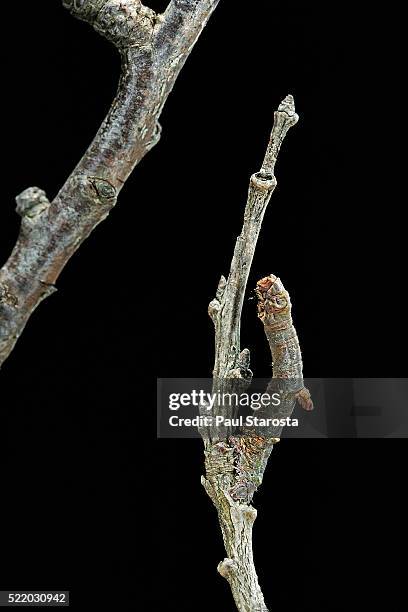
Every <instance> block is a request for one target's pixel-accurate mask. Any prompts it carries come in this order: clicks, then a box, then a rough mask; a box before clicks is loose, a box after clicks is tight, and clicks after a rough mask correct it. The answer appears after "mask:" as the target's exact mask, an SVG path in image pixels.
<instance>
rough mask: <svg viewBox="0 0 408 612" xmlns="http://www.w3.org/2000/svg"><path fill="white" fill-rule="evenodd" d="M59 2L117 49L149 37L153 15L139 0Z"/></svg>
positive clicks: (149, 39) (143, 42) (140, 44)
mask: <svg viewBox="0 0 408 612" xmlns="http://www.w3.org/2000/svg"><path fill="white" fill-rule="evenodd" d="M63 4H64V6H65V7H66V8H67V9H69V11H70V12H71V13H72V14H73V15H75V17H78V19H81V20H83V21H87V22H88V23H90V24H91V25H93V27H94V28H95V30H96V31H97V32H99V33H100V34H102V35H103V36H105V38H107V39H108V40H110V41H111V42H113V43H114V44H115V45H116V46H117V47H118V48H119V49H123V48H127V47H132V46H136V45H138V46H143V45H147V44H149V43H150V41H151V38H152V34H153V27H154V24H155V22H156V19H157V16H156V13H155V12H154V11H153V10H152V9H150V8H148V7H147V6H144V5H143V4H142V3H141V2H140V0H64V1H63Z"/></svg>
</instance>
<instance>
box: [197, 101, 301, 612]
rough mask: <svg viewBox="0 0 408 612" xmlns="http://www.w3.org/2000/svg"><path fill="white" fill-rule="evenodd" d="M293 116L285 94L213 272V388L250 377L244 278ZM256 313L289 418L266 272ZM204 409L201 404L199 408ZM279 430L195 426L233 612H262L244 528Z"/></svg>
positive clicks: (287, 366) (281, 328)
mask: <svg viewBox="0 0 408 612" xmlns="http://www.w3.org/2000/svg"><path fill="white" fill-rule="evenodd" d="M297 120H298V116H297V115H296V113H295V107H294V102H293V98H292V96H287V97H286V98H285V100H283V102H282V103H281V105H280V106H279V108H278V110H277V112H276V113H275V121H274V125H273V129H272V134H271V138H270V142H269V145H268V148H267V151H266V155H265V159H264V162H263V164H262V168H261V170H260V172H258V173H257V174H254V175H252V177H251V180H250V185H249V193H248V200H247V204H246V208H245V214H244V222H243V228H242V232H241V235H240V236H239V237H238V239H237V242H236V246H235V250H234V255H233V258H232V262H231V268H230V273H229V276H228V280H227V279H225V278H224V277H221V280H220V282H219V285H218V289H217V294H216V297H215V299H214V300H213V301H212V302H211V303H210V305H209V314H210V316H211V318H212V320H213V322H214V326H215V365H214V371H213V375H214V384H213V392H220V393H228V392H237V391H243V390H245V389H246V388H247V387H248V386H249V384H250V382H251V377H252V372H251V370H250V369H249V361H250V355H249V350H248V349H244V350H243V351H241V349H240V321H241V311H242V304H243V299H244V294H245V289H246V285H247V281H248V275H249V271H250V267H251V263H252V259H253V255H254V252H255V248H256V243H257V239H258V235H259V232H260V229H261V224H262V220H263V216H264V213H265V210H266V207H267V205H268V202H269V200H270V197H271V195H272V193H273V191H274V189H275V187H276V179H275V176H274V168H275V163H276V160H277V156H278V153H279V149H280V146H281V144H282V141H283V139H284V137H285V135H286V133H287V131H288V130H289V128H290V127H291V126H293V125H295V123H296V122H297ZM256 293H257V297H258V316H259V318H260V319H261V320H262V321H263V323H264V327H265V333H266V336H267V339H268V341H269V344H270V348H271V353H272V359H273V377H274V378H275V379H276V378H282V379H285V380H286V381H288V379H294V380H293V381H292V382H291V383H290V384H289V385H287V386H285V392H284V394H283V397H282V402H281V405H280V407H279V415H278V416H282V415H284V416H287V415H290V414H291V413H292V411H293V408H294V405H295V403H296V400H300V402H301V404H302V406H303V407H304V408H306V409H311V408H312V404H311V400H310V395H309V394H308V391H307V390H306V389H304V386H303V379H302V376H303V374H302V358H301V353H300V347H299V343H298V339H297V335H296V331H295V329H294V327H293V324H292V318H291V304H290V298H289V294H288V293H287V292H286V291H285V289H284V288H283V286H282V284H281V283H280V281H279V279H277V278H276V277H275V276H273V275H271V276H269V277H266V278H264V279H262V280H261V281H259V282H258V284H257V289H256ZM204 410H207V407H203V411H204ZM215 411H216V414H222V415H223V416H231V408H230V406H227V407H225V406H217V407H216V408H215ZM280 431H281V430H280V429H277V430H275V431H271V432H270V433H269V432H268V435H259V433H257V432H255V431H250V430H248V429H244V430H243V431H242V432H241V435H239V436H236V435H232V434H231V432H230V431H228V430H227V429H224V430H223V431H222V432H220V430H219V429H217V430H215V428H213V429H204V430H201V434H202V436H203V440H204V445H205V450H204V452H205V468H206V475H205V477H202V484H203V486H204V488H205V490H206V492H207V494H208V495H209V497H210V498H211V500H212V501H213V503H214V506H215V508H216V510H217V513H218V518H219V522H220V526H221V531H222V535H223V539H224V545H225V550H226V552H227V555H228V556H227V558H225V559H224V560H223V561H222V562H221V563H220V564H219V566H218V571H219V573H220V574H221V575H222V576H223V577H224V578H226V579H227V581H228V582H229V585H230V587H231V591H232V595H233V597H234V600H235V603H236V606H237V608H238V610H239V611H240V612H264V611H267V610H268V608H267V607H266V604H265V601H264V597H263V594H262V591H261V588H260V586H259V583H258V577H257V574H256V570H255V565H254V559H253V551H252V527H253V524H254V521H255V518H256V514H257V513H256V510H255V509H254V508H253V507H252V506H251V501H252V497H253V495H254V493H255V491H256V489H257V488H258V487H259V485H260V484H261V482H262V478H263V474H264V471H265V468H266V465H267V462H268V459H269V456H270V454H271V452H272V449H273V446H274V444H276V443H277V442H278V441H279V435H280Z"/></svg>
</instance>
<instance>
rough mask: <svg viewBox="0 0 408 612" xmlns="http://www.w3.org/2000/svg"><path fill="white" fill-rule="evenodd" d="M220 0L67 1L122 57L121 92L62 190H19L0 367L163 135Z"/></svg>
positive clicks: (3, 296)
mask: <svg viewBox="0 0 408 612" xmlns="http://www.w3.org/2000/svg"><path fill="white" fill-rule="evenodd" d="M218 1H219V0H172V2H170V4H169V6H168V8H167V9H166V11H165V13H164V14H163V15H158V14H156V13H155V12H154V11H152V10H151V9H149V8H148V7H145V6H144V5H143V4H142V3H141V2H140V0H65V1H64V2H63V4H64V6H65V7H66V8H68V9H69V10H70V12H71V13H72V14H73V15H75V16H76V17H78V18H79V19H83V20H84V21H87V22H89V23H90V24H91V25H92V26H93V27H94V28H95V29H96V30H97V31H98V32H100V33H101V34H102V35H103V36H105V37H106V38H108V39H109V40H110V41H112V42H113V43H114V44H115V46H116V47H117V48H118V50H119V52H120V54H121V58H122V74H121V78H120V83H119V87H118V92H117V95H116V98H115V100H114V102H113V104H112V107H111V109H110V111H109V114H108V115H107V117H106V119H105V120H104V122H103V123H102V126H101V128H100V129H99V131H98V133H97V135H96V137H95V139H94V141H93V142H92V144H91V145H90V147H89V149H88V150H87V152H86V153H85V155H84V156H83V158H82V159H81V160H80V162H79V164H78V165H77V167H76V168H75V170H74V171H73V172H72V174H71V176H70V177H69V178H68V180H67V181H66V183H65V184H64V185H63V187H62V188H61V190H60V191H59V193H58V195H57V196H56V197H55V199H54V200H53V201H52V202H49V201H48V200H47V198H46V196H45V193H44V192H43V191H41V190H39V189H38V188H36V187H33V188H30V189H28V190H26V191H25V192H23V194H21V195H20V196H19V197H18V198H17V212H18V213H19V214H20V215H21V216H22V223H21V231H20V235H19V237H18V240H17V243H16V245H15V247H14V250H13V252H12V254H11V256H10V258H9V260H8V261H7V263H6V264H5V265H4V266H3V268H2V269H1V270H0V366H1V364H2V363H3V362H4V360H5V359H6V358H7V357H8V355H9V354H10V352H11V351H12V349H13V348H14V345H15V343H16V341H17V339H18V337H19V336H20V334H21V332H22V331H23V329H24V327H25V325H26V323H27V321H28V319H29V317H30V315H31V314H32V312H33V310H34V309H35V308H36V307H37V306H38V304H39V303H40V302H41V300H43V299H44V298H46V297H47V296H49V295H50V294H51V293H53V292H54V291H55V282H56V280H57V278H58V276H59V274H60V273H61V270H62V269H63V268H64V266H65V265H66V263H67V262H68V260H69V259H70V257H71V256H72V255H73V253H74V252H75V251H76V250H77V249H78V247H79V246H80V245H81V243H82V242H83V241H84V240H85V239H86V238H87V237H88V236H89V234H90V233H91V232H92V230H93V229H94V228H95V227H96V226H97V225H98V224H99V223H100V222H101V221H103V220H104V219H105V218H106V217H107V215H108V214H109V212H110V210H111V209H112V207H113V206H114V205H115V204H116V200H117V197H118V194H119V192H120V190H121V189H122V187H123V185H124V183H125V181H126V179H127V178H128V176H129V174H130V173H131V172H132V170H133V168H134V167H135V165H136V164H137V163H138V162H139V161H140V160H141V159H142V158H143V156H144V155H145V154H146V153H147V152H148V151H149V150H150V149H151V148H152V147H153V146H154V145H155V144H156V143H157V142H158V140H159V137H160V126H159V124H158V117H159V116H160V113H161V110H162V108H163V105H164V103H165V101H166V99H167V96H168V94H169V93H170V91H171V89H172V87H173V85H174V82H175V80H176V78H177V76H178V74H179V72H180V70H181V68H182V66H183V64H184V62H185V60H186V59H187V57H188V55H189V53H190V51H191V49H192V47H193V45H194V43H195V42H196V40H197V38H198V36H199V35H200V33H201V31H202V29H203V27H204V26H205V24H206V23H207V21H208V19H209V17H210V16H211V14H212V12H213V11H214V9H215V7H216V6H217V4H218Z"/></svg>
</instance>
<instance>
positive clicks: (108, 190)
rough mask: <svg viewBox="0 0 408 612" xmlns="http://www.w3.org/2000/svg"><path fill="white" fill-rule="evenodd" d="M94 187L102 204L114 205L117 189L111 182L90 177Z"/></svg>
mask: <svg viewBox="0 0 408 612" xmlns="http://www.w3.org/2000/svg"><path fill="white" fill-rule="evenodd" d="M89 180H90V181H91V184H92V187H93V188H94V190H95V191H96V194H97V196H98V199H99V200H100V201H101V202H111V204H112V205H113V203H114V201H115V200H116V188H115V187H114V186H113V185H112V183H110V182H109V181H107V180H105V179H102V178H98V177H97V176H91V177H89Z"/></svg>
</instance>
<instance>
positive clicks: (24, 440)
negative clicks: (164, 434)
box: [0, 0, 406, 612]
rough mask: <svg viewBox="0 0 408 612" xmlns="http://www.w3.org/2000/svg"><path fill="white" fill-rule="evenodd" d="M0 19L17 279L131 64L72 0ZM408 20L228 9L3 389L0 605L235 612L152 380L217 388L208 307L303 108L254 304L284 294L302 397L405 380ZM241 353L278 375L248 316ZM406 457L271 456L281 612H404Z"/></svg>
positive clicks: (7, 193) (308, 445)
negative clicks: (271, 160)
mask: <svg viewBox="0 0 408 612" xmlns="http://www.w3.org/2000/svg"><path fill="white" fill-rule="evenodd" d="M165 4H166V3H165V2H162V3H160V2H155V3H154V4H153V3H150V6H152V8H155V9H157V10H160V9H162V8H163V7H164V5H165ZM2 11H3V29H4V30H7V32H8V33H9V34H10V39H9V40H8V41H7V40H6V39H5V38H4V37H3V38H2V42H1V51H2V83H3V87H2V90H3V95H2V150H3V163H2V198H1V206H0V230H1V241H0V258H1V261H5V259H6V258H7V256H8V253H9V252H10V250H11V248H12V246H13V244H14V242H15V239H16V235H17V232H18V218H17V216H16V215H15V213H14V211H13V199H14V197H15V195H16V194H17V193H19V192H20V191H22V190H23V189H24V188H26V187H27V186H30V185H38V186H40V187H41V188H44V189H46V191H47V193H48V195H49V197H52V196H54V195H55V194H56V192H57V191H58V189H59V187H60V186H61V184H62V183H63V181H64V180H65V178H66V177H67V176H68V174H69V173H70V171H71V170H72V168H73V167H74V165H75V164H76V162H77V161H78V159H79V157H80V155H81V154H82V153H83V152H84V151H85V149H86V146H87V145H88V143H89V142H90V140H91V138H92V137H93V135H94V133H95V132H96V130H97V127H98V125H99V123H100V122H101V120H102V118H103V116H104V114H105V113H106V112H107V110H108V108H109V105H110V102H111V99H112V96H113V95H114V92H115V88H116V81H117V76H118V72H119V59H118V57H117V55H116V54H115V51H114V49H113V48H111V46H110V45H109V44H108V43H107V42H106V41H104V40H103V39H101V38H100V37H99V36H98V35H97V34H96V33H94V32H93V31H91V30H90V28H89V27H88V26H87V25H86V24H83V23H80V22H78V21H76V20H75V19H73V18H72V17H70V15H69V14H68V13H67V12H66V11H65V10H64V9H63V8H62V7H61V6H60V3H59V2H56V1H43V2H41V3H29V2H26V3H23V5H21V3H7V5H6V4H5V6H4V7H2ZM398 21H399V17H398V14H396V13H395V9H394V8H393V7H392V6H391V5H387V9H385V8H384V7H382V8H381V7H379V8H378V11H377V12H376V13H374V12H373V8H372V6H371V4H370V5H369V4H366V3H360V4H359V8H356V6H354V5H353V4H351V3H330V4H326V5H320V4H318V3H313V6H312V7H310V6H307V7H305V6H302V5H301V4H300V3H299V4H298V3H293V2H291V3H289V2H288V3H272V2H267V1H266V0H265V1H258V2H252V3H245V2H242V3H237V2H235V3H234V2H232V1H231V0H221V2H220V5H219V7H218V8H217V10H216V13H215V14H214V16H213V18H212V20H211V22H210V23H209V25H208V26H207V28H206V29H205V31H204V32H203V34H202V37H201V38H200V40H199V42H198V43H197V46H196V48H195V49H194V51H193V53H192V55H191V57H190V58H189V60H188V62H187V64H186V66H185V67H184V69H183V71H182V74H181V76H180V77H179V80H178V82H177V84H176V86H175V89H174V92H173V93H172V94H171V96H170V98H169V100H168V102H167V104H166V107H165V110H164V112H163V115H162V118H161V123H162V125H163V136H162V140H161V142H160V143H159V145H158V146H157V147H156V148H155V149H154V150H152V151H151V152H150V153H149V155H148V156H147V157H146V158H145V159H144V160H143V161H142V163H141V164H140V166H139V167H138V168H137V169H136V171H135V172H134V174H133V175H132V177H131V178H130V179H129V181H128V183H127V185H126V186H125V188H124V189H123V191H122V193H121V196H120V202H119V204H118V206H117V207H116V209H115V210H114V211H113V212H112V213H111V215H110V218H109V219H108V220H107V221H106V222H105V223H103V224H102V225H101V226H100V227H98V228H97V230H96V231H95V232H94V233H93V235H92V236H91V237H90V238H89V239H88V240H87V242H86V243H85V244H84V245H83V246H82V247H81V249H80V252H79V253H77V254H76V255H75V256H74V258H73V259H72V260H71V261H70V263H69V264H68V266H67V268H66V269H65V270H64V272H63V274H62V276H61V278H60V280H59V281H58V288H59V292H58V293H57V294H56V295H54V296H53V297H51V298H50V299H49V300H47V301H46V302H45V303H44V304H42V305H41V306H40V308H39V309H38V310H37V312H36V313H35V314H34V315H33V317H32V319H31V321H30V323H29V325H28V327H27V329H26V330H25V332H24V334H23V336H22V338H21V339H20V341H19V342H18V344H17V347H16V349H15V351H14V352H13V354H12V356H11V357H10V359H9V360H8V361H7V362H6V364H5V365H4V367H3V369H2V371H1V374H0V378H1V395H0V397H1V399H0V402H1V429H2V432H4V435H3V436H2V438H3V442H2V444H1V451H2V454H1V464H0V465H1V483H2V492H1V513H0V519H1V520H0V526H1V540H0V542H1V544H0V587H1V588H3V589H6V588H13V589H18V588H20V589H39V588H42V589H51V588H55V589H56V588H59V589H70V590H71V600H72V606H73V607H74V609H81V608H83V607H85V606H86V607H87V609H95V610H96V609H99V607H100V605H101V604H106V603H108V604H110V605H111V606H113V608H112V609H115V610H127V609H136V608H138V609H139V608H140V607H141V608H142V609H147V610H155V609H163V610H174V611H184V610H185V611H187V610H201V609H202V610H214V611H217V612H218V610H220V611H221V610H232V609H233V604H232V602H231V596H230V593H229V592H228V588H227V585H226V584H225V583H224V581H223V580H222V579H221V578H220V577H219V576H217V574H216V571H215V568H216V565H217V563H218V561H219V560H221V558H222V557H223V555H224V552H223V547H222V542H221V539H220V536H219V533H218V529H217V524H216V517H215V514H214V511H213V509H212V508H211V506H210V502H209V500H208V499H207V498H206V497H205V495H204V493H203V491H202V490H201V487H200V484H199V477H200V474H201V473H202V470H203V467H202V453H201V445H200V443H199V442H198V441H180V442H176V441H170V440H169V441H166V440H159V441H157V442H155V435H154V434H155V400H154V376H155V375H159V376H162V377H171V376H182V377H188V376H207V375H208V374H209V373H210V372H211V367H212V358H213V335H212V326H211V323H210V321H208V318H207V314H206V308H207V303H208V302H209V300H210V299H212V297H213V295H214V291H215V287H216V284H217V281H218V278H219V276H220V274H221V273H224V274H226V273H227V272H228V264H229V261H230V257H231V254H232V250H233V246H234V241H235V236H236V235H237V234H238V233H239V231H240V223H241V219H242V212H243V207H244V203H245V199H246V192H247V186H248V180H249V176H250V174H251V173H252V172H253V171H256V170H258V169H259V166H260V163H261V161H262V157H263V153H264V150H265V146H266V142H267V139H268V136H269V131H270V128H271V123H272V117H273V114H272V113H273V109H275V108H276V107H277V105H278V104H279V102H280V100H281V99H282V98H283V97H284V96H285V95H286V94H287V93H292V94H293V95H294V96H295V99H296V106H297V110H298V112H299V115H300V121H299V124H298V125H297V126H296V127H295V128H293V130H291V132H290V134H289V135H288V137H287V140H286V141H285V144H284V146H283V149H282V152H281V156H280V160H279V163H278V167H277V178H278V188H277V190H276V191H275V193H274V195H273V198H272V201H271V204H270V207H269V209H268V212H267V215H266V217H265V222H264V226H263V230H262V235H261V237H260V242H259V247H258V249H257V253H256V257H255V261H254V265H253V270H252V274H251V280H250V287H253V286H254V284H255V282H256V280H257V279H258V278H260V277H261V276H264V275H265V274H269V273H270V272H273V273H275V274H278V275H279V276H280V277H281V278H282V280H283V282H284V284H285V286H286V287H287V289H288V290H289V291H290V294H291V297H292V302H293V304H294V318H295V323H296V326H297V329H298V333H299V336H300V340H301V344H302V349H303V356H304V364H305V373H306V375H307V376H309V377H323V376H328V377H340V376H341V377H343V376H345V377H347V376H354V377H357V376H394V377H395V376H403V375H404V370H405V365H406V364H405V361H404V359H403V348H404V342H405V339H404V336H403V332H402V330H401V327H400V322H401V321H403V313H404V307H405V304H404V299H403V295H402V289H400V287H401V284H400V279H401V271H402V265H403V261H404V253H405V229H404V225H403V223H401V222H400V221H399V219H400V214H401V202H402V199H401V198H399V197H397V196H396V195H395V194H394V193H393V189H392V186H393V185H394V184H395V180H396V179H395V176H396V175H397V174H398V171H397V169H396V167H397V165H398V164H397V161H396V160H397V156H396V154H395V153H393V151H394V149H393V147H392V146H391V145H390V144H389V143H388V140H387V138H388V136H389V134H390V133H391V132H393V131H396V132H397V139H398V131H399V129H400V127H399V126H400V125H401V123H402V117H403V109H402V108H401V104H402V103H401V101H400V99H399V97H398V93H397V90H398V87H399V81H400V78H399V76H398V69H397V70H396V69H395V57H396V56H397V55H398V41H399V35H398V33H397V30H398V28H397V24H398ZM385 34H388V35H389V34H391V38H392V40H393V43H392V45H391V46H390V43H388V42H387V43H386V42H385V36H384V35H385ZM390 237H391V240H389V238H390ZM242 342H243V346H248V347H250V349H251V352H252V367H253V369H254V370H255V372H256V375H257V376H259V377H260V376H268V373H269V370H270V356H269V355H268V352H267V350H266V343H265V340H264V337H263V332H262V326H261V325H260V323H259V321H257V319H256V316H255V309H254V306H253V305H252V303H251V302H249V301H248V302H247V303H246V306H245V311H244V315H243V332H242ZM405 452H406V443H405V441H403V440H401V441H398V440H347V439H346V440H320V441H319V440H312V441H297V440H291V441H289V440H288V441H286V442H283V443H281V445H280V446H279V447H278V448H277V449H276V452H274V457H273V459H272V460H271V464H270V466H269V470H268V473H267V475H266V477H265V481H264V485H263V487H262V490H261V492H260V493H258V494H257V497H256V500H255V505H256V506H257V507H258V508H259V509H260V512H259V515H258V520H257V523H256V528H255V534H254V539H255V554H256V561H257V566H258V569H259V576H260V581H261V584H262V586H263V588H264V592H265V596H266V600H267V601H268V602H270V604H271V607H272V609H273V610H274V612H280V611H287V610H291V611H292V610H294V611H296V612H304V611H309V610H310V611H312V610H313V611H318V610H325V611H326V612H337V611H346V610H350V609H359V610H366V609H370V607H371V608H372V607H373V606H375V605H383V606H384V607H383V609H384V610H387V612H388V611H389V612H399V611H400V610H403V609H405V606H404V605H403V598H402V596H403V592H402V584H403V577H404V575H405V573H406V567H405V566H406V564H405V561H404V557H403V553H404V551H406V530H405V520H404V521H403V518H404V517H405V516H406V507H405V505H404V496H403V482H404V480H405V479H406V476H405V469H404V460H405V456H406V455H405ZM399 555H402V560H400V559H399ZM137 561H139V562H141V565H142V569H141V570H140V569H138V568H137ZM142 575H143V578H146V579H150V581H151V582H152V583H153V588H152V587H149V588H147V586H146V584H145V583H144V582H142V581H141V578H142ZM141 595H142V596H143V597H144V598H145V604H143V605H142V606H140V603H139V604H138V605H136V603H135V601H137V600H138V598H139V597H140V596H141ZM405 602H406V595H405ZM405 605H406V603H405Z"/></svg>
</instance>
